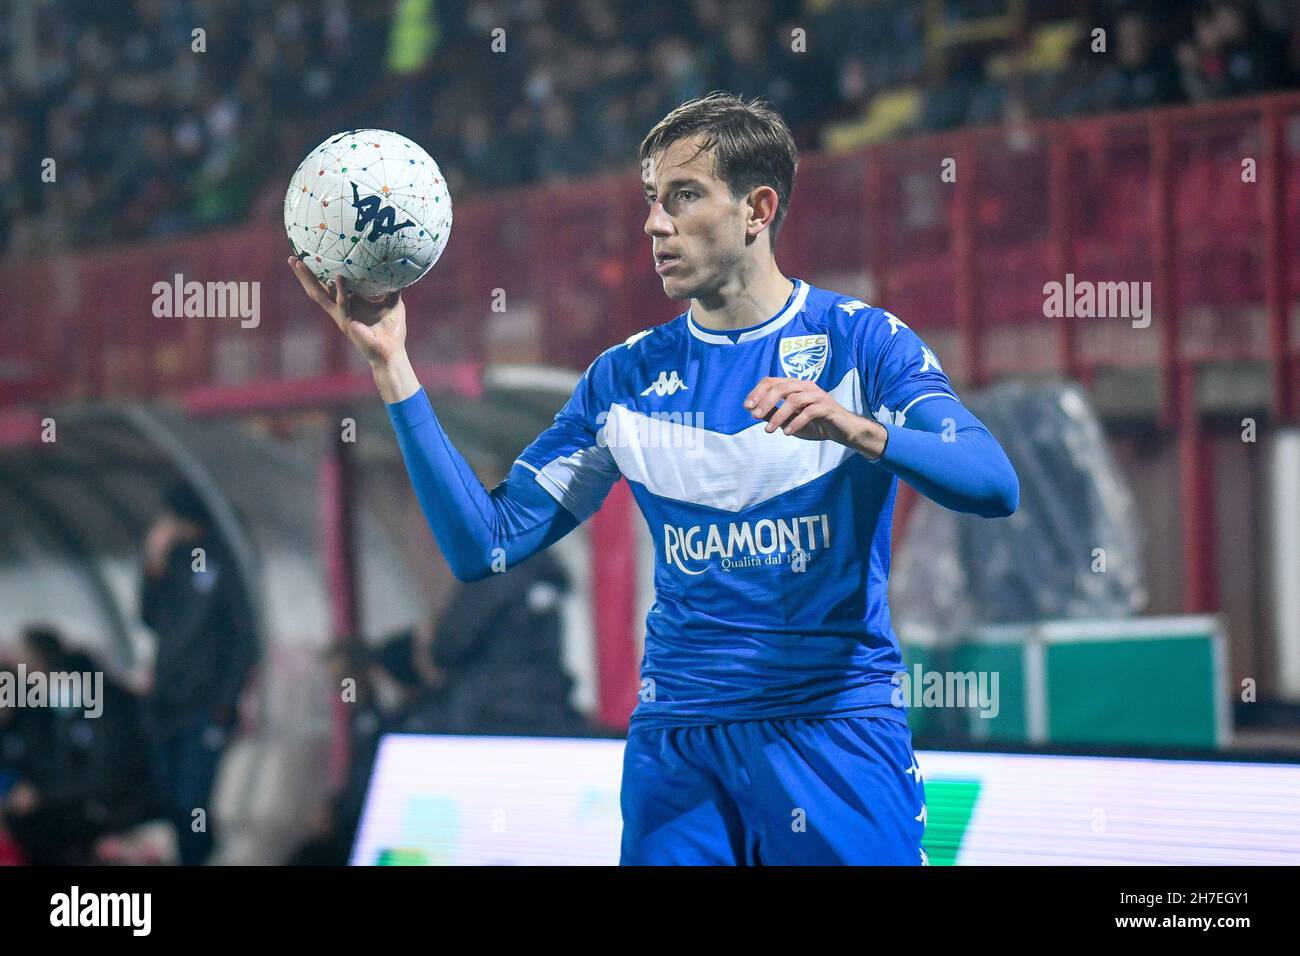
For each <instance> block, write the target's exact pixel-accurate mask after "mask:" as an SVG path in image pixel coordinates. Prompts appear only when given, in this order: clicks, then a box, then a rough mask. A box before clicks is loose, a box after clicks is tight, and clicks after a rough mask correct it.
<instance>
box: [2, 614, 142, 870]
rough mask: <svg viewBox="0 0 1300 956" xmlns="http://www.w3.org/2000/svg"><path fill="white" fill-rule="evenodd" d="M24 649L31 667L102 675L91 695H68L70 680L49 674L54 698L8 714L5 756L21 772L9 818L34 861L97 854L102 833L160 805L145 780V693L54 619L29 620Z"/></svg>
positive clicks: (8, 825) (8, 801) (7, 806)
mask: <svg viewBox="0 0 1300 956" xmlns="http://www.w3.org/2000/svg"><path fill="white" fill-rule="evenodd" d="M19 653H20V655H21V659H22V663H23V664H25V665H26V667H27V673H28V674H29V675H30V674H32V673H33V672H40V673H42V674H45V675H47V676H48V675H53V674H80V675H96V676H97V677H98V679H99V680H102V683H101V684H99V689H98V694H99V696H98V699H97V700H95V701H93V702H92V701H90V700H89V699H88V698H84V697H83V699H82V700H80V701H77V700H73V699H68V698H65V697H64V695H63V693H62V692H63V691H66V690H67V689H68V685H67V683H66V682H62V681H60V682H55V681H53V680H50V682H49V699H48V700H47V702H46V703H47V706H44V707H40V708H24V709H22V710H21V711H18V712H17V714H16V715H8V716H6V717H0V725H2V726H3V730H0V745H2V749H0V761H5V762H7V763H8V764H9V772H10V773H11V774H13V777H14V782H13V783H12V785H11V786H10V787H9V789H8V792H7V793H6V794H5V795H4V800H3V811H4V812H3V816H4V828H5V829H6V830H7V831H8V833H9V834H10V835H11V837H12V839H13V841H14V842H15V843H16V844H17V845H18V846H19V847H20V848H21V851H22V855H23V857H24V858H25V859H26V861H27V862H29V863H34V864H84V863H94V862H96V857H95V850H94V847H95V843H96V841H97V840H99V838H101V837H103V836H105V835H107V834H110V833H114V832H117V831H120V830H125V829H127V828H129V827H132V826H135V825H136V824H138V823H141V822H143V821H144V820H146V819H148V818H149V816H150V814H151V812H152V811H153V809H154V805H153V800H152V799H151V794H150V791H149V788H148V786H147V785H142V781H147V780H148V758H147V752H146V750H145V747H144V737H143V734H142V733H141V726H140V713H139V704H138V701H137V700H136V698H135V696H134V695H133V694H132V693H131V692H130V691H129V690H127V689H126V688H125V687H124V686H123V685H121V684H120V683H118V682H117V681H116V680H114V679H113V678H111V677H110V676H108V675H107V674H105V673H104V671H103V667H102V666H101V665H100V664H99V663H98V662H97V661H96V660H95V659H94V658H92V657H91V656H90V655H88V654H85V653H83V652H81V651H76V650H69V649H67V648H66V647H65V645H64V642H63V640H62V639H61V637H60V636H59V634H58V632H56V631H55V630H53V629H52V628H47V627H33V628H29V629H28V630H27V631H26V632H24V634H23V636H22V640H21V642H20V645H19ZM83 686H84V685H83ZM85 693H88V691H83V695H84V694H85ZM92 704H93V706H92ZM89 713H95V714H96V715H97V716H88V714H89ZM2 766H3V764H0V767H2Z"/></svg>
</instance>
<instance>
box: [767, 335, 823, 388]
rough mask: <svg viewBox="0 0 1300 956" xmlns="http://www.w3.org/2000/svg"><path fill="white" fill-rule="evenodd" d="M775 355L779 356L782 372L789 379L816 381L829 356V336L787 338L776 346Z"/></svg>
mask: <svg viewBox="0 0 1300 956" xmlns="http://www.w3.org/2000/svg"><path fill="white" fill-rule="evenodd" d="M777 353H778V354H779V355H780V356H781V369H782V371H784V372H785V374H786V375H788V376H789V377H790V378H797V379H799V380H800V381H802V382H812V381H816V379H817V376H818V375H821V373H822V369H824V368H825V367H826V359H827V358H828V357H829V356H830V354H831V342H830V336H828V335H792V336H788V337H786V338H783V339H782V340H781V343H780V345H778V346H777Z"/></svg>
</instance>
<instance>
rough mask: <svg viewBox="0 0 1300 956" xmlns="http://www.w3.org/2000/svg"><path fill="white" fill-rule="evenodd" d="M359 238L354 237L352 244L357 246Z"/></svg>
mask: <svg viewBox="0 0 1300 956" xmlns="http://www.w3.org/2000/svg"><path fill="white" fill-rule="evenodd" d="M359 238H360V237H359V236H353V237H352V244H353V245H356V243H357V239H359Z"/></svg>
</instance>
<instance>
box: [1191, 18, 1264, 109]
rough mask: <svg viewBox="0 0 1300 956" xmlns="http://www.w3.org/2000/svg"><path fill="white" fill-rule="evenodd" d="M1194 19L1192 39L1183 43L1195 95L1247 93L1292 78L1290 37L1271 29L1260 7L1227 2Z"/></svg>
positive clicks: (1212, 96)
mask: <svg viewBox="0 0 1300 956" xmlns="http://www.w3.org/2000/svg"><path fill="white" fill-rule="evenodd" d="M1194 22H1195V30H1194V34H1193V36H1192V38H1191V39H1189V40H1187V41H1185V42H1183V43H1182V44H1180V45H1179V47H1178V63H1179V66H1180V68H1181V71H1182V82H1183V86H1184V88H1185V89H1186V91H1187V95H1188V96H1189V98H1191V99H1193V100H1208V99H1215V98H1219V97H1225V96H1242V95H1245V94H1249V93H1257V92H1260V91H1262V90H1267V89H1272V88H1274V87H1276V86H1278V85H1280V84H1281V83H1283V82H1285V81H1286V79H1287V75H1286V57H1287V50H1286V43H1287V41H1286V39H1285V38H1284V37H1281V36H1278V35H1277V34H1275V33H1273V32H1272V31H1270V30H1269V29H1267V28H1266V27H1265V26H1264V25H1263V23H1262V21H1261V20H1260V18H1259V17H1258V16H1257V15H1256V14H1255V11H1254V10H1252V9H1250V8H1247V7H1246V6H1244V5H1242V4H1241V3H1234V2H1227V0H1223V2H1216V3H1213V4H1209V5H1207V6H1204V7H1202V8H1201V9H1200V10H1198V11H1197V13H1196V15H1195V18H1194Z"/></svg>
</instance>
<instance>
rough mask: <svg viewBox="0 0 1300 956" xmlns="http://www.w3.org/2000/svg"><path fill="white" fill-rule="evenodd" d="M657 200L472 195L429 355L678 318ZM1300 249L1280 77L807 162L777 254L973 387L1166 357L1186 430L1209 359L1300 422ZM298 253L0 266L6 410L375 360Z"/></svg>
mask: <svg viewBox="0 0 1300 956" xmlns="http://www.w3.org/2000/svg"><path fill="white" fill-rule="evenodd" d="M945 160H953V161H955V167H952V166H950V168H952V169H954V170H955V174H956V175H955V181H945V177H944V176H942V175H941V174H942V172H943V169H944V165H943V164H944V162H945ZM1247 161H1250V162H1252V163H1253V176H1246V177H1243V170H1244V169H1245V167H1244V166H1243V163H1245V162H1247ZM949 178H951V177H949ZM638 193H639V188H638V185H637V182H636V180H635V177H634V175H633V174H632V173H630V172H629V173H627V174H620V175H612V176H605V177H601V178H597V179H593V180H586V181H582V182H577V183H569V184H565V185H553V186H540V187H534V188H527V189H518V190H511V191H507V192H502V193H498V194H495V195H493V196H491V197H487V198H478V199H473V200H469V201H466V202H464V203H462V204H461V205H459V206H458V207H457V211H456V221H455V225H454V228H453V231H452V239H451V242H450V244H449V246H448V249H447V252H446V254H445V256H444V258H443V260H442V261H441V262H440V263H439V264H438V265H437V267H436V268H435V270H434V271H433V272H432V273H431V274H430V275H429V276H428V277H427V278H426V279H424V280H423V281H422V282H421V283H419V284H418V285H416V286H415V287H413V288H412V289H411V290H410V291H409V293H408V296H407V298H408V307H409V310H410V315H411V347H412V349H413V351H414V352H415V356H414V357H415V359H416V361H417V362H419V363H421V364H425V365H430V366H435V367H436V366H446V367H448V368H453V367H463V363H466V362H470V363H473V362H479V361H482V360H484V359H486V358H491V357H497V356H500V357H505V358H520V357H523V358H528V359H534V360H539V361H544V362H547V363H552V364H558V365H563V366H569V367H574V368H581V367H584V366H585V365H586V363H587V362H589V361H590V360H591V358H593V357H594V356H595V355H596V354H597V353H598V352H599V351H600V350H601V349H602V348H604V347H606V346H607V345H608V344H610V343H612V342H615V341H618V340H620V339H622V338H624V337H626V336H627V335H630V334H631V333H633V332H635V331H637V330H638V329H640V328H643V327H645V326H648V325H652V324H654V323H657V322H661V321H664V320H666V319H668V318H670V317H671V316H672V315H674V314H676V312H677V311H679V310H680V307H681V306H680V304H678V303H674V302H671V301H669V300H667V299H665V298H664V296H663V294H662V291H661V289H660V287H659V284H658V280H657V278H656V276H655V275H654V273H653V271H652V269H651V264H650V253H649V241H648V240H647V239H646V237H645V236H644V235H643V234H642V232H641V225H642V222H643V217H644V206H643V205H642V202H641V199H640V197H639V195H638ZM1297 248H1300V95H1296V94H1281V95H1274V96H1269V97H1263V98H1259V99H1253V100H1244V101H1233V102H1226V103H1221V104H1213V105H1208V106H1198V107H1184V108H1175V109H1170V110H1162V111H1155V112H1145V113H1133V114H1124V115H1119V116H1106V117H1096V118H1088V119H1079V120H1072V121H1067V122H1044V123H1036V124H1031V125H1029V126H1026V127H1023V128H1019V129H1017V130H1014V131H1011V130H1008V129H1006V128H1002V127H998V128H982V129H972V130H962V131H958V132H955V133H951V134H945V135H939V136H927V137H918V138H913V139H908V140H902V141H898V142H893V143H887V144H882V145H879V146H876V147H873V148H870V149H867V150H864V151H861V152H858V153H855V154H851V155H844V156H828V155H810V156H807V157H806V158H805V160H804V162H803V163H802V164H801V168H800V173H799V179H798V184H797V186H796V191H795V196H794V201H793V204H792V206H791V212H790V216H789V220H788V222H787V223H786V226H785V232H784V234H783V235H782V238H781V241H780V243H779V245H778V258H779V260H780V262H781V265H782V267H783V269H784V270H785V271H786V272H787V274H791V275H799V276H803V277H805V278H807V279H809V280H810V281H812V282H814V283H818V284H823V285H826V286H829V287H831V288H835V289H837V290H840V291H844V292H852V293H855V294H859V295H862V296H863V297H864V298H867V299H868V300H871V301H874V302H878V303H882V304H887V305H888V307H889V308H891V309H892V310H893V311H895V312H897V313H898V314H900V315H902V316H904V317H905V318H906V319H908V320H909V322H910V323H911V324H912V325H913V326H914V327H915V328H917V329H919V330H920V331H921V332H922V334H923V335H924V336H925V337H926V338H927V339H929V340H931V344H932V345H933V346H934V347H935V348H936V351H937V352H938V353H939V354H940V355H941V356H942V357H943V359H944V361H945V367H946V368H947V369H948V370H949V371H950V373H951V374H952V375H953V377H954V378H955V379H956V380H958V381H959V382H962V383H967V384H968V383H980V382H983V381H987V380H990V379H997V378H1001V377H1004V376H1009V375H1016V374H1023V373H1043V372H1060V373H1065V374H1068V375H1071V376H1072V377H1076V378H1081V379H1083V380H1085V381H1086V380H1089V379H1091V378H1092V376H1093V375H1094V373H1095V372H1096V370H1097V369H1099V368H1105V367H1134V366H1147V367H1149V366H1158V367H1159V368H1160V369H1161V370H1162V372H1163V375H1162V378H1161V381H1162V382H1163V383H1164V403H1163V421H1164V422H1165V424H1168V425H1172V424H1174V423H1175V422H1176V421H1177V418H1178V407H1179V390H1180V388H1182V387H1183V384H1185V379H1186V375H1185V374H1184V373H1183V371H1182V370H1183V369H1184V368H1187V367H1191V368H1194V367H1195V365H1196V364H1197V363H1200V362H1203V361H1207V360H1258V361H1261V362H1265V363H1268V364H1269V365H1270V366H1271V370H1272V386H1271V387H1272V404H1273V409H1272V410H1273V412H1274V413H1275V414H1277V415H1279V416H1280V417H1283V418H1295V417H1296V416H1297V414H1298V411H1300V410H1298V409H1297V393H1298V392H1300V384H1298V382H1297V377H1298V371H1300V363H1298V362H1297V356H1296V351H1297V342H1298V341H1300V335H1297V332H1296V321H1295V319H1294V318H1293V316H1292V313H1293V312H1294V311H1295V304H1296V293H1297V291H1300V256H1296V255H1295V254H1294V250H1296V249H1297ZM287 252H288V244H287V241H286V240H285V239H284V238H283V234H282V230H281V228H280V225H279V223H278V222H257V223H253V224H250V225H249V226H247V227H245V228H241V229H238V230H232V231H224V232H219V233H210V234H205V235H196V236H189V237H185V238H183V239H169V240H165V241H156V242H151V243H145V244H137V245H132V246H130V247H126V248H122V249H106V248H101V249H94V250H87V251H85V252H83V253H79V254H77V255H70V256H57V257H51V258H47V259H45V260H44V261H39V262H30V261H15V260H12V259H11V260H8V261H6V262H4V263H2V264H0V404H14V403H19V402H23V401H24V400H27V401H31V402H44V401H47V400H50V399H78V398H92V397H106V396H121V395H130V396H139V397H162V396H168V397H178V398H179V397H181V396H183V395H185V394H186V393H187V392H189V391H191V390H194V389H199V388H202V389H203V394H204V395H205V401H208V402H211V401H213V400H214V399H213V396H214V394H215V395H216V396H218V399H219V396H220V394H221V392H222V391H223V390H224V389H229V390H231V394H235V393H238V392H239V391H240V390H241V389H242V390H244V392H245V394H246V393H247V391H248V389H249V387H250V386H252V385H254V384H255V383H256V384H257V385H258V387H259V388H265V386H266V384H267V383H268V382H275V383H279V386H280V387H277V388H275V389H271V390H269V391H267V392H266V394H270V395H282V394H284V393H285V389H284V387H283V386H284V385H285V384H286V383H293V382H302V383H303V384H304V386H306V385H307V383H309V382H312V381H313V380H315V381H316V382H317V383H319V381H321V380H330V377H334V378H337V377H338V376H340V375H344V374H345V373H347V372H349V371H355V370H357V369H358V366H357V364H356V360H355V359H354V358H353V356H352V355H351V354H350V350H349V349H348V348H346V343H345V342H343V341H342V339H341V337H340V336H339V335H338V334H337V333H336V331H335V330H334V329H333V327H332V326H331V325H330V324H329V323H328V322H326V321H324V320H323V319H322V317H321V316H320V315H319V314H318V313H317V312H316V311H315V308H314V306H311V304H310V303H309V302H307V301H306V299H305V298H304V297H303V296H302V294H301V291H300V290H299V289H298V287H297V285H296V283H295V281H294V279H293V278H292V276H291V275H290V273H289V271H288V269H287V268H286V267H285V265H284V258H285V255H287ZM1071 272H1072V273H1074V274H1075V275H1076V277H1078V278H1080V279H1088V280H1092V281H1094V282H1104V281H1126V282H1132V281H1136V282H1151V283H1152V289H1153V293H1154V312H1155V315H1154V319H1153V322H1152V324H1151V327H1150V328H1149V329H1145V330H1139V329H1134V328H1132V325H1131V323H1130V322H1128V321H1127V320H1114V319H1111V320H1104V319H1092V320H1089V319H1050V318H1046V317H1045V316H1044V310H1043V300H1044V294H1043V286H1044V283H1046V282H1049V281H1064V277H1065V274H1066V273H1071ZM177 274H180V275H182V276H183V277H184V279H185V280H186V281H190V280H197V281H200V282H208V281H217V282H228V281H237V282H256V283H258V284H259V292H260V301H259V306H260V313H261V316H260V323H259V324H258V326H257V327H256V328H243V327H241V325H240V322H239V320H238V319H237V318H224V319H223V318H167V317H157V316H155V315H154V302H155V299H156V297H157V293H156V292H155V286H156V284H159V283H162V284H164V285H166V284H170V283H172V281H173V276H175V275H177ZM159 288H161V286H160V287H159ZM502 307H504V308H502ZM290 391H292V389H290ZM309 391H310V389H309ZM218 407H219V400H218Z"/></svg>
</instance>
